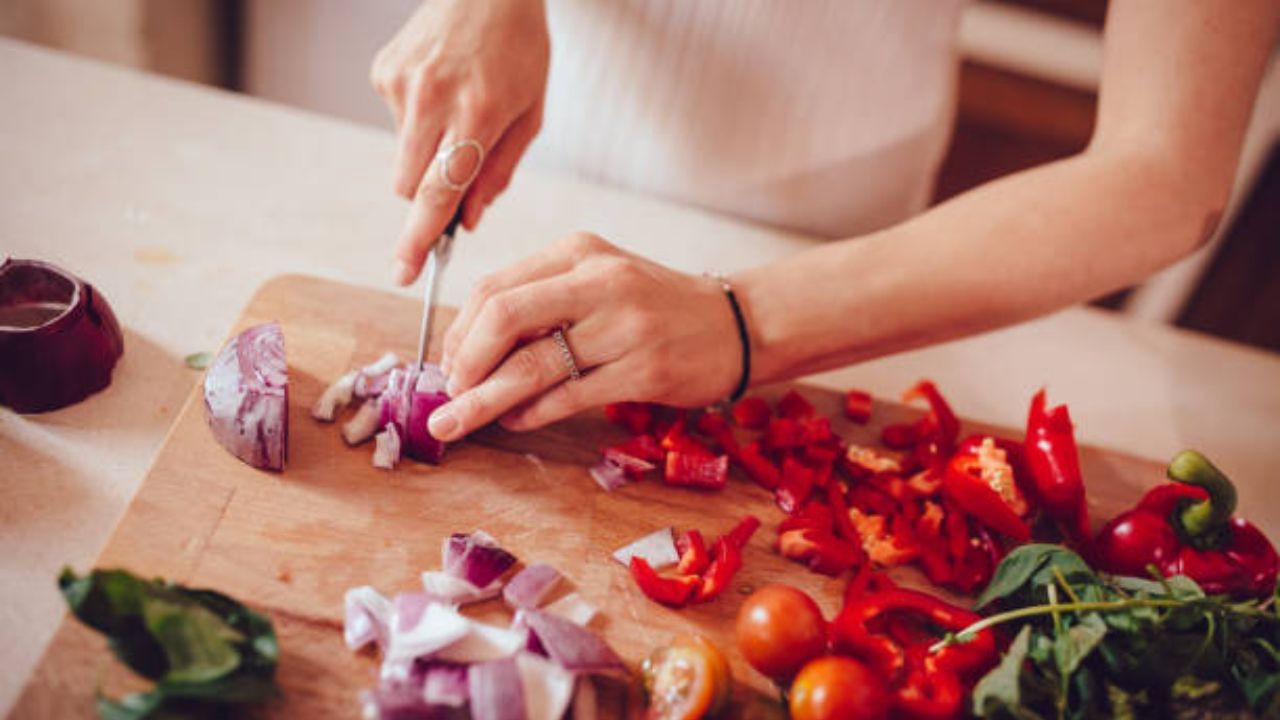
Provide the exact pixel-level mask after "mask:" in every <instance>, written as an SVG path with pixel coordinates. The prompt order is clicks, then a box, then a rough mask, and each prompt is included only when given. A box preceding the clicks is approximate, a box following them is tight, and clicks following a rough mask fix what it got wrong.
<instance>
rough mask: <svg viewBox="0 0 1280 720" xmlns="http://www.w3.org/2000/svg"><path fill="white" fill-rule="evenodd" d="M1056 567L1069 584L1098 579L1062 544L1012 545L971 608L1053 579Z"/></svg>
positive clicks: (983, 605) (978, 607)
mask: <svg viewBox="0 0 1280 720" xmlns="http://www.w3.org/2000/svg"><path fill="white" fill-rule="evenodd" d="M1055 567H1056V568H1057V569H1058V571H1059V572H1061V573H1062V575H1063V576H1064V577H1066V578H1067V579H1068V580H1069V581H1070V582H1072V583H1073V584H1074V583H1076V582H1080V583H1081V584H1083V585H1089V584H1095V583H1097V582H1099V581H1098V578H1097V576H1096V575H1094V574H1093V571H1092V570H1090V569H1089V566H1088V564H1086V563H1085V561H1084V560H1082V559H1081V558H1080V556H1079V555H1077V554H1076V553H1074V552H1072V551H1071V550H1068V549H1067V548H1064V547H1062V546H1061V545H1049V544H1046V543H1031V544H1029V545H1022V546H1020V547H1017V548H1014V550H1013V551H1012V552H1010V553H1009V554H1008V555H1007V556H1005V558H1004V560H1003V561H1001V562H1000V565H999V567H997V568H996V572H995V575H994V577H992V579H991V583H990V584H989V585H987V587H986V589H985V590H983V591H982V594H981V595H979V596H978V599H977V600H976V601H975V602H974V604H973V606H974V608H975V609H980V608H984V607H986V606H987V605H990V604H991V603H993V602H995V601H996V600H1003V599H1005V598H1009V597H1011V596H1013V595H1015V594H1018V593H1021V592H1026V591H1029V590H1031V589H1033V588H1035V587H1039V586H1041V585H1047V584H1049V583H1052V582H1056V581H1057V577H1056V575H1055V574H1054V572H1053V568H1055Z"/></svg>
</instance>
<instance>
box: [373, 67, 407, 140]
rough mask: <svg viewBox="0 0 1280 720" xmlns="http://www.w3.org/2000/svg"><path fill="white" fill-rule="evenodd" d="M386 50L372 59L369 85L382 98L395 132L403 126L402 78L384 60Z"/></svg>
mask: <svg viewBox="0 0 1280 720" xmlns="http://www.w3.org/2000/svg"><path fill="white" fill-rule="evenodd" d="M387 52H388V50H387V49H386V48H383V49H382V50H380V51H378V54H377V55H376V56H374V58H373V64H372V66H371V67H370V68H369V84H370V85H372V86H373V89H374V92H376V93H378V95H379V96H381V97H382V100H383V102H385V103H386V104H387V109H388V110H390V111H391V119H392V120H394V121H395V124H396V132H399V131H400V127H401V126H402V125H403V124H404V94H405V81H404V76H403V75H401V74H400V73H398V72H396V71H395V70H394V64H393V63H392V62H390V61H389V60H387V59H386V53H387Z"/></svg>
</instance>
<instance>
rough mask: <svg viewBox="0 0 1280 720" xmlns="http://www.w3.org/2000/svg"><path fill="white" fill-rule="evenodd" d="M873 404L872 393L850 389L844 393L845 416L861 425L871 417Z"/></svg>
mask: <svg viewBox="0 0 1280 720" xmlns="http://www.w3.org/2000/svg"><path fill="white" fill-rule="evenodd" d="M871 404H872V402H871V393H869V392H865V391H863V390H850V391H849V392H847V393H845V394H844V416H845V417H847V418H849V419H850V420H852V421H853V422H856V423H858V424H859V425H865V424H867V421H868V420H870V419H871Z"/></svg>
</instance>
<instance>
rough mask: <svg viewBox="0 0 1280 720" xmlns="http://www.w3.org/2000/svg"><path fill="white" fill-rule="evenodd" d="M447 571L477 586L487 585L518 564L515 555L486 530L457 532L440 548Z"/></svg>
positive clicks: (445, 570)
mask: <svg viewBox="0 0 1280 720" xmlns="http://www.w3.org/2000/svg"><path fill="white" fill-rule="evenodd" d="M441 555H442V558H441V559H442V563H441V564H442V565H444V572H445V573H447V574H449V575H453V576H454V577H458V578H462V579H464V580H466V581H468V582H470V583H471V584H472V585H475V586H476V587H480V588H483V587H487V586H489V585H490V584H491V583H493V581H494V580H497V579H498V578H499V577H502V574H503V573H505V572H506V571H507V570H509V569H511V566H512V565H515V564H516V556H515V555H512V554H511V553H509V552H507V551H506V550H503V549H502V547H500V546H499V545H498V541H497V540H495V539H494V538H493V536H492V535H490V534H488V533H486V532H485V531H483V530H476V531H475V532H473V533H470V534H463V533H454V534H453V535H450V536H449V538H448V539H447V540H445V542H444V546H443V548H442V549H441Z"/></svg>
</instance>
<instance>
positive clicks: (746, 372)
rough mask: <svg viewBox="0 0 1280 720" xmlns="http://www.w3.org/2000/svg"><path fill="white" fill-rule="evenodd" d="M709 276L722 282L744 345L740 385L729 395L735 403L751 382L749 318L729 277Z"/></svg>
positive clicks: (721, 287)
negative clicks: (744, 313)
mask: <svg viewBox="0 0 1280 720" xmlns="http://www.w3.org/2000/svg"><path fill="white" fill-rule="evenodd" d="M708 277H710V278H711V279H712V280H715V281H716V282H718V283H720V289H721V290H723V291H724V296H725V297H726V298H728V299H729V307H730V308H731V309H732V310H733V320H734V322H736V323H737V324H738V342H739V344H741V345H742V376H741V377H740V378H738V386H737V387H735V388H734V389H733V393H732V394H730V395H729V402H730V403H735V402H737V401H738V400H741V399H742V396H743V394H744V393H746V392H747V386H748V385H749V384H750V383H751V336H750V335H748V334H747V319H746V318H745V317H743V315H742V306H741V305H739V304H738V296H737V295H734V294H733V286H732V285H730V284H729V279H728V278H727V277H725V276H724V275H708Z"/></svg>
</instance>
